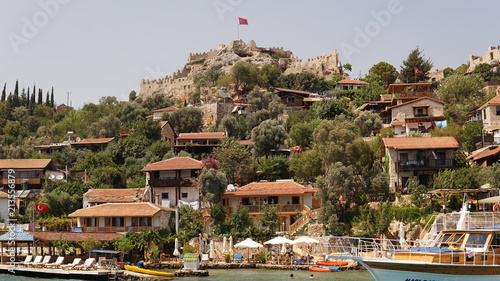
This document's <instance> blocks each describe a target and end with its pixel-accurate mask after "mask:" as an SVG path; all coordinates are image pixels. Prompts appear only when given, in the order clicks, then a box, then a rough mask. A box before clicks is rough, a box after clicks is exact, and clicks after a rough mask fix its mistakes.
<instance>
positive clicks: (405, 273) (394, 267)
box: [358, 260, 500, 281]
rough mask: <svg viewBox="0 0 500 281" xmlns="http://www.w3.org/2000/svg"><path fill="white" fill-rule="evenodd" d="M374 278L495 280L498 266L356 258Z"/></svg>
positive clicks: (499, 271) (396, 280)
mask: <svg viewBox="0 0 500 281" xmlns="http://www.w3.org/2000/svg"><path fill="white" fill-rule="evenodd" d="M358 262H360V263H361V264H362V265H363V266H364V267H365V268H366V269H368V271H370V273H371V274H372V275H373V277H374V278H375V280H377V281H382V280H391V281H399V280H401V281H407V280H422V281H423V280H432V281H470V280H474V281H476V280H481V281H486V280H488V281H497V280H500V266H493V265H467V264H460V265H458V264H432V263H413V262H392V261H373V260H358Z"/></svg>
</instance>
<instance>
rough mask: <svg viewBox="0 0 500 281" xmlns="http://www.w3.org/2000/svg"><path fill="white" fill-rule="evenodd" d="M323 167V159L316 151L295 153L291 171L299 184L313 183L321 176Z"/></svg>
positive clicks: (291, 162)
mask: <svg viewBox="0 0 500 281" xmlns="http://www.w3.org/2000/svg"><path fill="white" fill-rule="evenodd" d="M322 166H323V164H322V162H321V157H320V155H319V153H318V152H317V151H316V150H314V149H310V150H306V151H304V152H302V153H295V154H293V157H292V159H291V160H290V171H291V172H293V175H294V178H295V179H296V180H297V181H299V182H306V183H307V182H313V181H314V179H315V178H316V177H318V176H319V175H321V172H322V169H321V167H322Z"/></svg>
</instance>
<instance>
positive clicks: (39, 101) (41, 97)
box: [37, 89, 43, 104]
mask: <svg viewBox="0 0 500 281" xmlns="http://www.w3.org/2000/svg"><path fill="white" fill-rule="evenodd" d="M37 103H38V104H43V93H42V89H38V102H37Z"/></svg>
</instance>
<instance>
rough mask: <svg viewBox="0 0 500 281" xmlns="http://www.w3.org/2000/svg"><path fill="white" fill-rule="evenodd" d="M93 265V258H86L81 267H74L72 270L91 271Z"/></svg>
mask: <svg viewBox="0 0 500 281" xmlns="http://www.w3.org/2000/svg"><path fill="white" fill-rule="evenodd" d="M94 263H95V258H88V259H86V260H85V262H84V263H83V264H81V265H76V266H75V267H74V269H78V270H88V269H91V268H92V267H93V266H94Z"/></svg>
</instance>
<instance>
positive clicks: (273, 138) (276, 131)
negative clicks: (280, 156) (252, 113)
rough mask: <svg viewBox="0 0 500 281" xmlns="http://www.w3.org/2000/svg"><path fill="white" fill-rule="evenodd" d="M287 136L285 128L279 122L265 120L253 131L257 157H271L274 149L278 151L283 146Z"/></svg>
mask: <svg viewBox="0 0 500 281" xmlns="http://www.w3.org/2000/svg"><path fill="white" fill-rule="evenodd" d="M286 138H287V134H286V131H285V127H283V125H281V123H280V122H279V121H278V120H272V119H271V120H265V121H263V122H262V123H260V125H259V126H257V127H255V128H253V129H252V140H253V141H254V142H255V144H254V147H253V149H254V150H253V152H254V155H255V156H262V155H269V152H270V151H271V150H272V149H278V147H279V146H280V145H282V144H283V142H284V141H285V139H286Z"/></svg>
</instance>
